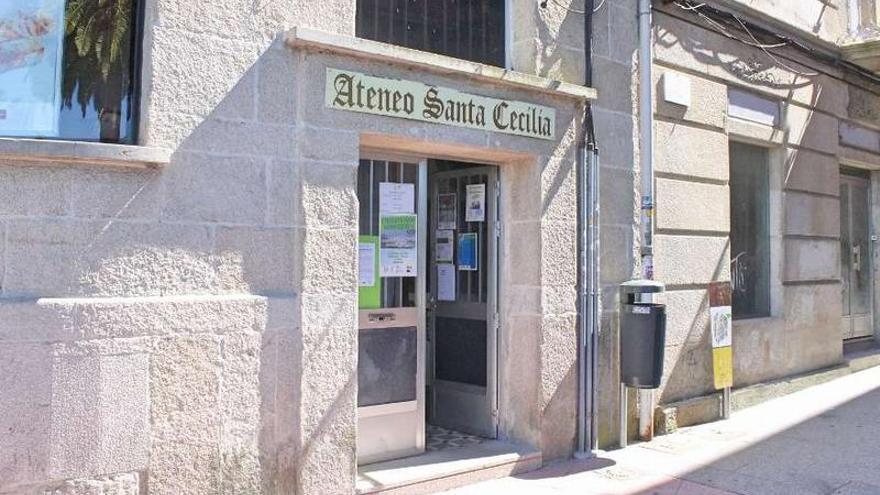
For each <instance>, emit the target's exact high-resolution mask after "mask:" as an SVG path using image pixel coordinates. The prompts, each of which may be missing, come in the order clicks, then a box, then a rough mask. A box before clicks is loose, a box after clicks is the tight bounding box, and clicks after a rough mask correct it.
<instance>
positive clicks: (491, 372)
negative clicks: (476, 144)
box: [428, 160, 501, 438]
mask: <svg viewBox="0 0 880 495" xmlns="http://www.w3.org/2000/svg"><path fill="white" fill-rule="evenodd" d="M454 161H458V160H454ZM462 163H470V162H462ZM471 165H472V166H471V167H467V168H462V169H461V170H449V171H443V172H438V173H437V174H436V175H439V176H443V175H460V176H468V175H481V174H483V175H486V176H487V190H486V219H487V220H491V222H492V226H491V227H489V226H487V229H486V230H487V234H488V235H487V237H488V242H489V244H488V245H487V251H486V260H487V265H488V266H487V267H486V268H487V269H488V270H489V271H488V273H487V274H486V285H487V289H488V294H487V297H486V339H487V342H486V346H487V348H486V353H487V356H486V367H487V370H486V387H485V393H486V395H487V396H488V401H489V403H488V407H489V411H488V413H489V418H490V421H491V426H490V429H491V430H492V433H493V434H492V437H493V438H497V436H498V389H499V376H500V375H499V373H500V370H499V358H498V355H499V345H498V344H499V333H500V329H501V321H500V312H499V291H500V289H501V286H500V280H499V263H500V257H501V215H500V209H501V207H500V205H501V173H500V170H499V168H498V167H497V166H496V165H492V164H487V163H471ZM432 181H433V182H432V187H431V189H430V191H429V192H428V193H429V194H430V196H429V197H430V199H431V200H432V202H431V206H430V208H431V225H430V226H429V228H430V229H431V230H430V232H431V233H432V234H433V235H431V239H433V238H434V235H436V230H437V219H438V213H437V212H438V205H439V201H438V194H439V189H438V187H437V182H436V180H435V179H433V178H432ZM456 231H458V229H456ZM455 239H457V237H456V238H455ZM484 242H485V241H484ZM429 252H430V254H432V256H431V259H429V260H428V266H429V268H428V269H429V270H433V269H434V266H435V264H436V260H435V259H434V258H435V256H433V254H434V247H433V246H431V248H430V249H429ZM453 263H455V261H454V260H453ZM457 274H458V270H457V267H456V276H457ZM436 287H437V277H436V274H435V273H433V272H432V278H431V295H432V298H436ZM435 304H436V302H435ZM431 318H432V321H431V324H430V328H431V329H432V332H436V323H435V322H434V321H433V320H434V319H435V318H436V307H435V308H434V309H433V310H432V311H431ZM429 345H430V346H431V369H430V370H428V374H429V380H430V382H429V383H430V384H431V385H432V394H433V395H434V397H432V400H431V407H432V415H433V409H435V408H436V407H437V400H436V388H435V386H436V384H437V383H438V382H440V383H441V384H442V386H444V387H446V388H448V389H450V390H458V391H460V392H465V393H468V392H475V391H476V390H477V389H479V390H480V391H481V392H482V389H483V388H484V387H479V386H477V385H470V384H465V383H457V382H451V381H446V380H438V379H437V378H435V376H434V371H435V369H434V368H435V366H436V352H435V345H436V337H435V338H432V339H431V340H430V344H429Z"/></svg>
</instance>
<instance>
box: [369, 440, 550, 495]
mask: <svg viewBox="0 0 880 495" xmlns="http://www.w3.org/2000/svg"><path fill="white" fill-rule="evenodd" d="M541 462H542V458H541V452H540V451H538V450H535V449H532V448H528V447H524V446H522V445H517V444H513V443H509V442H502V441H498V440H488V441H485V442H482V443H479V444H476V445H470V446H466V447H459V448H451V449H444V450H437V451H433V452H426V453H424V454H422V455H417V456H413V457H407V458H404V459H396V460H393V461H385V462H377V463H375V464H368V465H366V466H360V467H359V468H358V479H357V493H358V494H360V495H366V494H372V493H382V494H393V495H419V494H425V493H435V492H438V491H442V490H450V489H452V488H457V487H460V486H464V485H469V484H471V483H476V482H479V481H486V480H490V479H496V478H503V477H505V476H511V475H514V474H520V473H524V472H527V471H532V470H534V469H538V468H539V467H541Z"/></svg>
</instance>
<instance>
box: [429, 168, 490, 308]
mask: <svg viewBox="0 0 880 495" xmlns="http://www.w3.org/2000/svg"><path fill="white" fill-rule="evenodd" d="M488 181H489V178H488V176H487V175H485V174H478V175H468V176H466V177H450V178H443V179H439V180H438V181H437V192H438V194H448V193H455V195H456V201H457V202H458V205H457V207H456V215H457V218H456V224H457V225H458V226H459V227H458V233H459V234H468V233H476V234H477V239H478V241H477V250H478V252H479V255H478V261H477V267H478V269H477V270H476V271H459V272H458V276H457V277H456V300H457V301H458V302H473V303H485V302H486V298H487V296H488V293H489V291H488V290H487V284H488V273H489V269H488V266H489V265H488V263H489V258H488V255H489V246H488V239H489V235H490V232H489V224H490V222H488V221H485V222H466V221H465V212H466V211H467V205H466V204H465V202H466V199H467V186H468V185H469V184H487V183H488ZM487 220H488V219H487ZM454 246H455V259H458V246H457V245H455V244H454Z"/></svg>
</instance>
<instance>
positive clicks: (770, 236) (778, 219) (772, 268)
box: [727, 134, 785, 323]
mask: <svg viewBox="0 0 880 495" xmlns="http://www.w3.org/2000/svg"><path fill="white" fill-rule="evenodd" d="M734 145H745V146H752V147H755V148H761V149H763V150H764V151H765V152H766V156H767V181H768V183H767V196H768V197H767V215H768V219H767V256H768V257H769V261H768V265H769V266H768V274H767V276H768V278H769V280H768V284H769V288H768V295H767V299H768V311H767V312H766V313H764V314H756V315H745V316H737V315H736V313H735V312H734V313H733V319H734V320H735V321H736V322H740V323H744V322H760V321H762V320H770V319H775V318H778V317H779V315H780V314H781V311H782V307H781V304H782V301H784V294H783V290H784V286H783V284H782V269H783V260H782V256H783V248H784V246H783V236H782V214H783V211H782V204H783V199H782V198H783V194H784V191H783V184H782V182H783V173H782V169H783V166H782V165H783V164H784V163H785V152H784V147H780V146H778V145H777V143H768V142H767V141H764V140H761V139H755V138H750V137H748V136H741V135H733V134H731V135H729V139H728V155H729V156H728V165H727V166H728V190H729V193H728V195H729V198H728V203H732V189H731V188H730V183H731V180H730V175H729V174H730V170H731V167H732V165H733V158H732V154H730V150H731V148H732V147H733V146H734ZM733 215H734V209H733V208H732V204H731V208H730V219H731V223H732V220H733ZM731 230H732V229H731ZM731 234H732V231H731V232H730V233H729V234H728V235H731ZM729 239H731V240H730V241H729V246H730V250H729V251H730V252H729V256H730V257H732V256H733V255H734V253H733V252H732V251H733V242H732V236H731V237H729ZM730 275H731V280H732V277H733V272H732V270H731V273H730ZM732 304H733V301H732V300H731V305H732Z"/></svg>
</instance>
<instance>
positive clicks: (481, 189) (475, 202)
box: [464, 184, 486, 222]
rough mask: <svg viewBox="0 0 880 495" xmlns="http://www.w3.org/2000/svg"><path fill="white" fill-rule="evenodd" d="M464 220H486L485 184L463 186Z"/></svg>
mask: <svg viewBox="0 0 880 495" xmlns="http://www.w3.org/2000/svg"><path fill="white" fill-rule="evenodd" d="M465 192H466V195H465V199H466V200H467V201H466V203H465V205H466V208H467V210H466V211H465V217H464V220H465V221H466V222H483V221H485V220H486V184H470V185H468V186H467V187H466V188H465Z"/></svg>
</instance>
